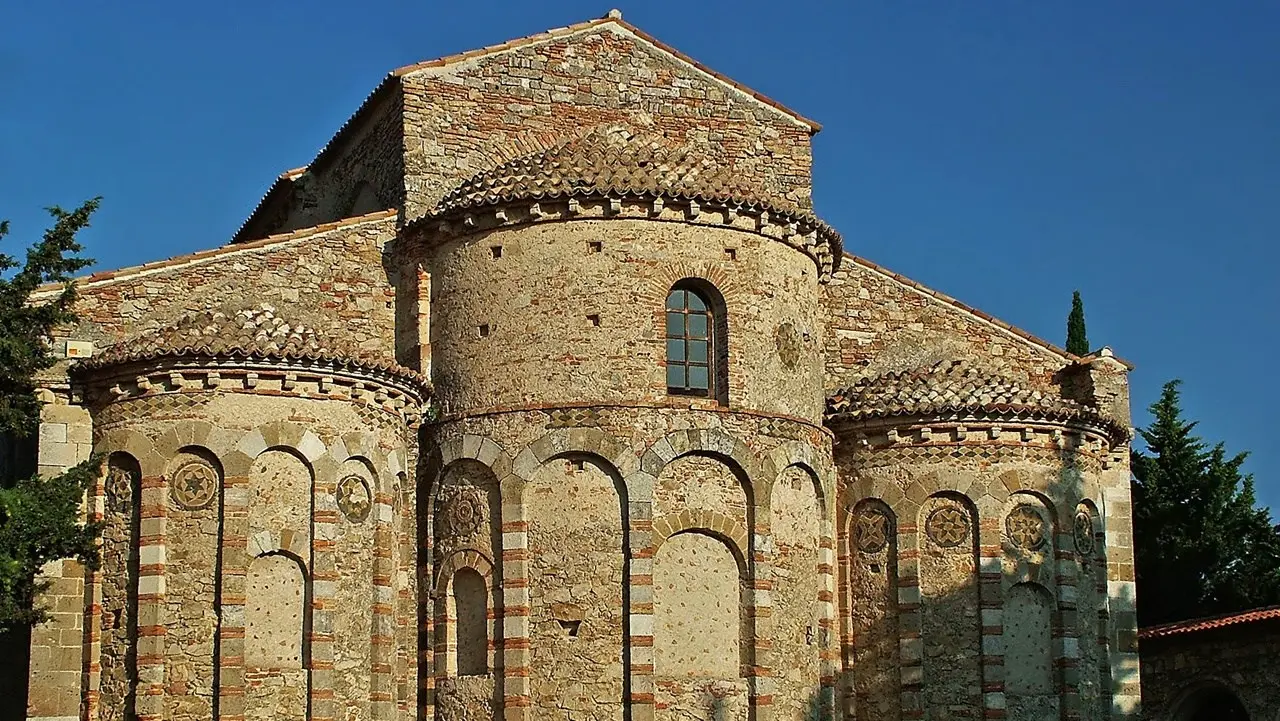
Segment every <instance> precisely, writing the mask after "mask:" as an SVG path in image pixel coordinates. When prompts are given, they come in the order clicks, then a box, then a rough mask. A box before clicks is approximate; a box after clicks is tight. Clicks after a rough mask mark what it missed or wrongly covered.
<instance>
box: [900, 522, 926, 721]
mask: <svg viewBox="0 0 1280 721" xmlns="http://www.w3.org/2000/svg"><path fill="white" fill-rule="evenodd" d="M920 603H921V596H920V534H919V533H918V527H917V526H916V522H915V520H914V516H912V517H911V518H899V519H898V654H899V658H901V664H902V665H901V679H902V681H901V683H902V694H901V698H902V701H901V704H900V707H901V709H902V718H903V721H912V720H913V719H923V718H924V705H923V704H924V698H923V694H922V693H921V692H922V691H923V689H924V636H923V634H922V633H921V632H922V620H923V619H922V613H921V606H920Z"/></svg>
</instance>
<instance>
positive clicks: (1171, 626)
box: [1138, 606, 1280, 639]
mask: <svg viewBox="0 0 1280 721" xmlns="http://www.w3.org/2000/svg"><path fill="white" fill-rule="evenodd" d="M1274 619H1280V606H1268V607H1266V608H1255V609H1253V610H1251V611H1245V612H1243V613H1229V614H1224V615H1221V616H1210V617H1208V618H1193V619H1189V620H1186V621H1175V622H1173V623H1164V624H1160V625H1159V626H1148V627H1146V628H1143V629H1140V630H1139V631H1138V638H1141V639H1149V638H1164V637H1166V636H1177V635H1181V634H1184V633H1194V632H1196V631H1207V630H1209V629H1213V628H1223V627H1226V626H1238V625H1240V624H1244V623H1256V622H1258V621H1270V620H1274Z"/></svg>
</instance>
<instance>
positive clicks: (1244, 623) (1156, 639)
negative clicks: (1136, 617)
mask: <svg viewBox="0 0 1280 721" xmlns="http://www.w3.org/2000/svg"><path fill="white" fill-rule="evenodd" d="M1138 635H1139V638H1140V639H1141V642H1142V688H1143V690H1144V692H1145V694H1144V695H1145V701H1144V703H1143V709H1142V718H1143V719H1144V720H1149V721H1280V607H1277V606H1273V607H1270V608H1259V609H1254V610H1252V611H1246V612H1244V613H1233V614H1227V615H1223V616H1215V617H1212V618H1197V619H1192V620H1189V621H1179V622H1177V623H1169V624H1164V625H1160V626H1149V627H1147V628H1143V629H1142V630H1141V631H1140V632H1139V634H1138Z"/></svg>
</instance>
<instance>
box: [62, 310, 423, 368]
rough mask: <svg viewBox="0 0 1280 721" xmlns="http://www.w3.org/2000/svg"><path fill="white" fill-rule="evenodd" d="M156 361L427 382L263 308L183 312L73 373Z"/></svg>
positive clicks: (117, 345)
mask: <svg viewBox="0 0 1280 721" xmlns="http://www.w3.org/2000/svg"><path fill="white" fill-rule="evenodd" d="M158 358H239V359H246V360H277V361H326V362H336V363H339V364H341V365H346V366H351V367H354V368H362V369H365V370H375V371H383V372H387V373H391V374H393V375H396V376H400V377H403V378H405V379H408V380H411V381H413V382H414V383H415V384H416V385H418V386H420V387H422V388H426V387H428V382H427V380H426V378H424V377H422V376H421V375H419V374H418V373H416V372H415V371H412V370H410V369H408V368H405V367H403V366H400V365H399V364H397V363H395V362H394V361H393V360H391V359H388V358H384V357H382V356H380V355H378V354H375V353H370V352H367V351H364V350H361V349H360V348H358V347H356V346H354V345H352V344H350V343H348V342H346V341H344V340H339V339H335V338H328V337H325V336H323V335H322V334H321V332H320V331H318V330H317V329H316V328H314V327H312V326H309V325H304V324H302V323H298V322H296V321H295V322H290V321H288V320H286V319H285V318H284V317H283V316H282V315H281V314H279V313H277V312H276V309H275V308H274V307H272V306H270V305H266V304H262V305H258V306H256V307H246V308H243V309H240V310H235V311H231V310H226V309H205V310H200V311H196V312H192V313H187V314H185V315H183V316H182V317H181V318H179V319H178V320H177V321H175V322H174V323H172V324H170V325H168V326H165V327H164V328H161V329H159V330H157V331H155V332H152V333H144V334H142V335H139V336H137V337H135V338H131V339H129V340H126V341H123V342H120V343H116V344H115V345H111V346H108V347H107V348H106V349H104V350H103V351H102V352H101V353H99V354H97V355H94V356H92V357H90V358H88V359H86V360H84V361H81V362H80V363H78V364H76V366H75V367H74V368H73V372H76V373H87V372H91V371H93V370H97V369H101V368H107V367H110V366H115V365H120V364H124V363H132V362H139V361H150V360H155V359H158Z"/></svg>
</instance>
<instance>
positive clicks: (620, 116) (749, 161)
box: [402, 24, 812, 219]
mask: <svg viewBox="0 0 1280 721" xmlns="http://www.w3.org/2000/svg"><path fill="white" fill-rule="evenodd" d="M402 82H403V84H404V110H405V213H404V215H405V217H406V218H409V219H412V218H416V217H418V216H421V215H422V214H424V213H426V212H427V211H429V210H431V208H432V207H433V206H434V205H435V204H436V203H437V202H438V201H439V200H440V198H442V197H443V196H444V195H445V194H446V193H447V192H448V191H450V190H451V189H453V188H454V187H455V186H457V185H458V184H460V183H461V182H462V181H464V180H466V179H467V178H469V177H471V176H472V175H475V174H476V173H479V172H481V171H484V170H488V169H490V168H493V167H495V166H497V165H499V164H501V163H503V162H505V161H507V160H510V159H512V158H516V157H520V156H524V155H528V154H530V153H533V152H537V151H538V150H541V149H543V148H545V147H547V146H548V145H550V144H552V143H554V142H556V141H557V140H559V139H562V138H566V137H571V136H573V135H575V134H576V133H578V132H580V131H582V130H584V129H586V128H590V127H594V126H597V125H601V124H606V123H621V124H624V125H629V126H632V127H635V128H637V129H640V130H645V131H649V132H656V133H658V134H662V135H666V136H668V137H669V138H671V139H672V140H673V141H675V142H676V143H677V144H679V143H684V142H689V141H693V142H696V143H697V144H698V145H701V146H703V147H705V148H706V149H707V152H708V153H710V154H712V155H713V156H714V157H715V158H716V159H717V160H718V161H720V162H721V163H728V164H730V165H732V166H733V167H734V168H735V171H736V174H737V175H739V176H740V177H742V178H743V179H745V180H748V181H749V182H751V184H752V185H753V186H756V187H759V188H760V189H761V191H762V192H765V193H767V194H768V195H770V196H772V197H776V198H784V199H787V200H790V201H792V202H793V203H796V204H798V205H800V206H803V207H808V206H810V204H811V201H810V197H809V193H810V185H811V165H812V157H811V154H810V147H809V136H810V129H809V128H808V127H807V126H804V125H801V124H800V123H799V122H798V121H795V120H792V119H789V118H786V117H784V116H782V115H781V114H780V112H779V111H778V110H777V109H775V108H772V107H770V106H768V105H765V104H763V103H761V102H759V101H757V100H755V99H747V97H746V96H745V95H744V94H743V93H741V92H739V91H736V90H732V89H730V88H729V87H728V86H726V85H724V84H723V83H720V82H718V81H713V80H711V79H710V78H708V77H707V76H706V75H705V74H703V73H700V72H697V71H695V70H694V69H692V68H691V67H689V66H688V65H687V64H685V63H683V62H679V61H676V60H675V59H673V58H672V57H671V56H669V55H667V54H666V53H663V52H661V51H659V50H657V49H656V48H654V47H653V46H652V45H650V44H649V43H647V42H644V41H641V40H639V39H638V38H636V36H634V35H632V34H631V33H629V32H627V31H625V30H623V29H621V28H619V27H617V26H615V25H612V24H607V25H604V26H601V27H600V28H598V29H595V30H591V31H589V32H584V33H579V34H575V35H572V36H568V37H564V38H560V39H555V40H550V41H547V42H539V43H535V44H531V45H527V46H524V47H519V48H516V49H514V50H510V51H506V52H500V53H494V54H492V55H489V56H481V57H479V58H477V59H474V60H467V61H460V62H456V63H453V64H451V65H449V66H446V67H445V68H443V69H440V68H431V69H426V70H421V71H417V72H412V73H409V74H408V75H406V76H405V77H404V78H403V81H402Z"/></svg>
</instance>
